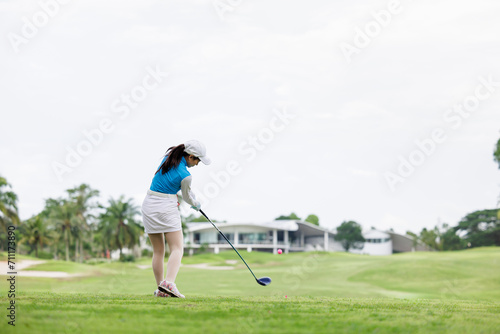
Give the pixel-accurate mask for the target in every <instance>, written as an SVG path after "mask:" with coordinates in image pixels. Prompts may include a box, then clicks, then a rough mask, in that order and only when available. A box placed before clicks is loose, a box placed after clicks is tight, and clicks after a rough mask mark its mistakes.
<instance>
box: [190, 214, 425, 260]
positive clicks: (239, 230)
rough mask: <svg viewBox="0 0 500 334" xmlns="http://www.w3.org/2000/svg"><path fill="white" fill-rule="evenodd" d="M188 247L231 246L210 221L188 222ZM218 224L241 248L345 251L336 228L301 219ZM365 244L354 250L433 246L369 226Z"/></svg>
mask: <svg viewBox="0 0 500 334" xmlns="http://www.w3.org/2000/svg"><path fill="white" fill-rule="evenodd" d="M187 226H188V230H187V231H186V233H185V237H184V238H185V239H184V249H185V252H187V253H188V254H193V253H195V252H196V251H197V250H198V251H199V250H200V249H204V250H208V251H211V252H214V253H216V254H217V253H219V252H220V251H221V250H228V249H231V246H230V245H229V244H228V243H227V242H226V240H225V239H224V238H223V237H222V236H221V235H220V233H219V232H218V231H217V230H216V229H215V228H214V227H213V226H212V224H210V223H188V224H187ZM217 227H218V228H219V229H220V230H221V232H222V233H224V235H225V236H226V237H227V238H228V239H229V241H231V243H232V244H233V246H234V247H235V248H236V249H238V250H247V251H249V252H251V251H263V252H271V253H274V254H276V253H277V252H278V249H281V250H282V251H283V252H284V253H289V252H307V251H328V252H343V251H344V249H343V247H342V245H341V244H340V243H339V242H338V241H336V240H335V239H334V237H335V233H336V232H335V231H334V230H328V229H325V228H323V227H320V226H317V225H314V224H311V223H308V222H304V221H299V220H275V221H272V222H269V223H217ZM363 237H364V238H365V242H364V244H363V245H362V246H363V248H361V249H355V250H352V251H351V250H350V252H352V253H356V254H367V255H390V254H393V253H400V252H412V251H428V250H431V249H429V248H428V247H425V246H424V245H422V244H419V243H417V242H415V241H414V240H413V239H412V238H411V237H409V236H406V235H401V234H397V233H394V232H383V231H379V230H375V229H372V230H367V231H365V232H363Z"/></svg>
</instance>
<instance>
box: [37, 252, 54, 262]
mask: <svg viewBox="0 0 500 334" xmlns="http://www.w3.org/2000/svg"><path fill="white" fill-rule="evenodd" d="M33 255H34V254H33ZM38 258H39V259H43V260H52V259H53V258H54V254H52V253H51V252H44V251H38Z"/></svg>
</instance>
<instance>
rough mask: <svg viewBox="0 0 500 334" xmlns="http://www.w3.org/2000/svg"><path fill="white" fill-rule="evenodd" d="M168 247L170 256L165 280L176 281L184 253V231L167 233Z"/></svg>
mask: <svg viewBox="0 0 500 334" xmlns="http://www.w3.org/2000/svg"><path fill="white" fill-rule="evenodd" d="M165 238H166V239H167V244H168V247H169V248H170V256H169V257H168V263H167V277H165V280H166V281H168V282H172V283H174V282H175V278H176V277H177V273H178V272H179V268H180V267H181V260H182V255H183V254H184V236H183V235H182V231H175V232H168V233H165Z"/></svg>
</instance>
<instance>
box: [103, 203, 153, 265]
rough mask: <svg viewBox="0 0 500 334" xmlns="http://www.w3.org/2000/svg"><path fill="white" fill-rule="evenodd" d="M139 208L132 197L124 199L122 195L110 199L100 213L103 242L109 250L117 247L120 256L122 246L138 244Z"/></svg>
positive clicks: (140, 228) (140, 229) (140, 232)
mask: <svg viewBox="0 0 500 334" xmlns="http://www.w3.org/2000/svg"><path fill="white" fill-rule="evenodd" d="M138 214H139V208H138V207H137V206H135V205H134V204H133V203H132V199H131V198H130V199H128V200H126V201H125V199H124V196H120V198H119V199H118V200H114V199H112V198H111V199H110V200H109V206H108V207H107V208H106V211H105V212H104V213H103V214H101V216H100V222H99V231H100V233H101V235H102V236H103V238H104V239H105V241H104V243H105V244H106V245H107V246H109V247H110V248H111V250H115V249H119V250H120V258H121V257H122V256H123V248H125V247H127V248H132V247H134V246H135V245H139V243H140V242H139V241H140V236H141V235H142V233H143V231H142V227H141V226H140V225H139V223H138V222H137V220H136V216H137V215H138Z"/></svg>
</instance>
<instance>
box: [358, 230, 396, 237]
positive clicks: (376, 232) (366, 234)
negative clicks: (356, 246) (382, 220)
mask: <svg viewBox="0 0 500 334" xmlns="http://www.w3.org/2000/svg"><path fill="white" fill-rule="evenodd" d="M363 237H364V238H365V239H385V238H390V235H389V234H388V233H386V232H382V231H379V230H375V229H371V230H368V231H365V232H363Z"/></svg>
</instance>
